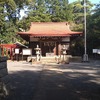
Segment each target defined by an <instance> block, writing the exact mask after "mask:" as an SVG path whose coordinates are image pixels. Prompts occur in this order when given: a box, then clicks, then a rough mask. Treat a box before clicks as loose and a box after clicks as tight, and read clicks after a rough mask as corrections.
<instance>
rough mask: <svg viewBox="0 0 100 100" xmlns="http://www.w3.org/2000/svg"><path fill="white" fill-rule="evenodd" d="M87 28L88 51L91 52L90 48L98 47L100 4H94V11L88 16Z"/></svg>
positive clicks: (99, 46) (99, 41)
mask: <svg viewBox="0 0 100 100" xmlns="http://www.w3.org/2000/svg"><path fill="white" fill-rule="evenodd" d="M87 29H88V31H87V47H88V53H90V54H92V49H95V48H100V4H97V5H96V8H95V10H94V13H93V14H92V15H91V16H89V17H88V23H87Z"/></svg>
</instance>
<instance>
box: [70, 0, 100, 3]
mask: <svg viewBox="0 0 100 100" xmlns="http://www.w3.org/2000/svg"><path fill="white" fill-rule="evenodd" d="M74 1H77V0H69V2H70V3H71V2H74ZM89 1H91V3H99V2H100V0H89Z"/></svg>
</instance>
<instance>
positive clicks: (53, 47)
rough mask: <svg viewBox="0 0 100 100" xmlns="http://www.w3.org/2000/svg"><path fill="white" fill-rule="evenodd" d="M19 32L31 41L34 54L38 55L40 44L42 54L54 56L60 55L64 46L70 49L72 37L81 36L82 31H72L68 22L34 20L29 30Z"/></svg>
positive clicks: (30, 44) (30, 46)
mask: <svg viewBox="0 0 100 100" xmlns="http://www.w3.org/2000/svg"><path fill="white" fill-rule="evenodd" d="M17 34H18V35H20V36H21V37H22V38H23V39H24V40H26V41H28V42H29V48H31V49H32V55H36V51H35V48H36V46H37V45H38V46H39V47H40V48H41V55H42V56H48V55H49V56H50V55H51V56H53V55H60V54H61V48H62V47H63V46H65V47H66V50H69V47H70V38H71V37H72V36H80V35H81V34H82V32H74V31H71V30H70V26H69V23H68V22H32V23H31V26H30V29H29V31H27V32H18V33H17Z"/></svg>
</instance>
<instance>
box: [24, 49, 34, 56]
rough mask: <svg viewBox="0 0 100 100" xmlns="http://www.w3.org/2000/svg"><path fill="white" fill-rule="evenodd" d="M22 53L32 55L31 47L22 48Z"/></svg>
mask: <svg viewBox="0 0 100 100" xmlns="http://www.w3.org/2000/svg"><path fill="white" fill-rule="evenodd" d="M22 54H23V55H32V49H23V50H22Z"/></svg>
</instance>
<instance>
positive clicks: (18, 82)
mask: <svg viewBox="0 0 100 100" xmlns="http://www.w3.org/2000/svg"><path fill="white" fill-rule="evenodd" d="M41 66H42V65H41ZM38 68H39V67H38ZM9 76H10V83H11V95H10V96H8V98H7V100H100V66H99V64H91V63H85V64H83V63H70V64H63V65H62V64H59V65H56V64H55V65H53V64H44V65H43V69H42V70H41V71H28V70H26V71H17V72H13V73H11V74H9Z"/></svg>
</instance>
